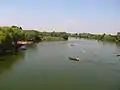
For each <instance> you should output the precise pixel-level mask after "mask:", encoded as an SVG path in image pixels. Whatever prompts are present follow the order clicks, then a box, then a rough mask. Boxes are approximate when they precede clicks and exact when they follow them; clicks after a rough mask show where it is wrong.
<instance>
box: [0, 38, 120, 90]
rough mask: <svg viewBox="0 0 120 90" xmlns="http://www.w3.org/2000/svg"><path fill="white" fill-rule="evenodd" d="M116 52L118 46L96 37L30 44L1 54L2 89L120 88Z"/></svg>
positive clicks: (84, 89) (119, 68)
mask: <svg viewBox="0 0 120 90" xmlns="http://www.w3.org/2000/svg"><path fill="white" fill-rule="evenodd" d="M71 44H73V45H71ZM117 53H120V46H119V45H116V44H114V43H108V42H98V41H96V40H85V39H73V38H71V39H69V40H68V41H59V42H42V43H39V44H36V45H31V46H29V47H28V48H27V50H25V51H21V52H20V53H19V54H17V55H8V56H2V57H0V90H120V57H116V54H117ZM69 56H71V57H77V56H79V57H80V58H81V61H79V62H77V61H72V60H69V59H68V57H69Z"/></svg>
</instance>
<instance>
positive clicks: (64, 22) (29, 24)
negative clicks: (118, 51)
mask: <svg viewBox="0 0 120 90" xmlns="http://www.w3.org/2000/svg"><path fill="white" fill-rule="evenodd" d="M11 25H18V26H21V27H22V28H23V29H31V30H32V29H35V30H40V31H66V32H78V33H83V32H86V33H117V32H119V31H120V0H0V26H11Z"/></svg>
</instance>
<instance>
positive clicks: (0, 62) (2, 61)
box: [0, 52, 24, 74]
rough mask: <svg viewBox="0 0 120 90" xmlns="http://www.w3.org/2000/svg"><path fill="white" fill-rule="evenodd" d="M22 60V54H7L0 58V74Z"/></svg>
mask: <svg viewBox="0 0 120 90" xmlns="http://www.w3.org/2000/svg"><path fill="white" fill-rule="evenodd" d="M23 58H24V52H20V53H17V54H15V55H12V54H9V55H4V56H1V57H0V74H2V73H3V72H4V71H6V70H9V69H10V68H11V67H12V65H13V64H14V63H16V62H18V61H19V60H22V59H23Z"/></svg>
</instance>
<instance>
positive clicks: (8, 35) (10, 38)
mask: <svg viewBox="0 0 120 90" xmlns="http://www.w3.org/2000/svg"><path fill="white" fill-rule="evenodd" d="M54 39H56V40H59V39H60V40H68V34H67V33H66V32H55V31H53V32H40V31H37V30H23V29H22V27H18V26H3V27H0V52H3V51H5V50H7V49H16V48H17V46H18V44H17V42H18V41H32V42H34V43H37V42H41V41H43V40H54Z"/></svg>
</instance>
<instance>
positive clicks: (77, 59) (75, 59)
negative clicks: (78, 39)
mask: <svg viewBox="0 0 120 90" xmlns="http://www.w3.org/2000/svg"><path fill="white" fill-rule="evenodd" d="M69 59H70V60H74V61H80V58H78V57H77V58H71V57H69Z"/></svg>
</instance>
